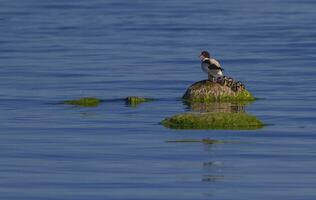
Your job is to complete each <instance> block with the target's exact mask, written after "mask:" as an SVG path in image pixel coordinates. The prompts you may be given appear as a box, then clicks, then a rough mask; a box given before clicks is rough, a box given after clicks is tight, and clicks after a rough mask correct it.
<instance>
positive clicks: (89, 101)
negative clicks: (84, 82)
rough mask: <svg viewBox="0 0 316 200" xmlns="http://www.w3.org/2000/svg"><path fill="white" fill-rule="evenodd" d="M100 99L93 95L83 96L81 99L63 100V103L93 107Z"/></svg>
mask: <svg viewBox="0 0 316 200" xmlns="http://www.w3.org/2000/svg"><path fill="white" fill-rule="evenodd" d="M100 102H101V100H100V99H97V98H94V97H85V98H81V99H75V100H67V101H64V104H70V105H76V106H84V107H94V106H98V105H99V104H100Z"/></svg>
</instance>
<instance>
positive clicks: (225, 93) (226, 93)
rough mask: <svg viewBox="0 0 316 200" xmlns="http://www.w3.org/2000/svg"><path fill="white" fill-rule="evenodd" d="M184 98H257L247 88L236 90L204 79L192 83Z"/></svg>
mask: <svg viewBox="0 0 316 200" xmlns="http://www.w3.org/2000/svg"><path fill="white" fill-rule="evenodd" d="M183 99H185V100H187V101H191V102H214V101H221V102H236V101H253V100H254V99H255V98H254V97H253V96H252V94H251V93H250V92H249V91H248V90H246V89H243V90H238V91H234V90H232V89H231V88H230V87H228V86H225V85H220V84H219V83H215V82H212V81H209V80H203V81H199V82H196V83H194V84H193V85H191V86H190V87H189V88H188V89H187V91H186V93H185V94H184V95H183Z"/></svg>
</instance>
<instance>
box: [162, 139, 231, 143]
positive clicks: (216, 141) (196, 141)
mask: <svg viewBox="0 0 316 200" xmlns="http://www.w3.org/2000/svg"><path fill="white" fill-rule="evenodd" d="M166 142H167V143H203V144H224V143H225V142H223V141H219V140H213V139H208V138H206V139H201V140H198V139H180V140H169V141H166Z"/></svg>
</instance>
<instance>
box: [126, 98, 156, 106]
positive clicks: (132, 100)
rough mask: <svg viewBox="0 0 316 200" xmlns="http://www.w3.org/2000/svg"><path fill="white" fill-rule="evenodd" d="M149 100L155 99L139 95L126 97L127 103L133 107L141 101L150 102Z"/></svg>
mask: <svg viewBox="0 0 316 200" xmlns="http://www.w3.org/2000/svg"><path fill="white" fill-rule="evenodd" d="M149 101H153V99H149V98H144V97H137V96H129V97H126V99H125V102H126V104H127V105H130V106H132V107H136V106H137V105H138V104H140V103H144V102H149Z"/></svg>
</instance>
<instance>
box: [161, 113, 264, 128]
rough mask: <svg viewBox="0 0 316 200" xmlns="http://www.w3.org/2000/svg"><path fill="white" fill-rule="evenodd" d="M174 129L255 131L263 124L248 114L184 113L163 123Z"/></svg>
mask: <svg viewBox="0 0 316 200" xmlns="http://www.w3.org/2000/svg"><path fill="white" fill-rule="evenodd" d="M161 124H162V125H164V126H165V127H167V128H172V129H226V130H254V129H259V128H262V127H263V123H262V122H261V121H260V120H259V119H257V118H256V117H254V116H251V115H249V114H247V113H184V114H178V115H175V116H172V117H169V118H166V119H164V120H163V121H162V122H161Z"/></svg>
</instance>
